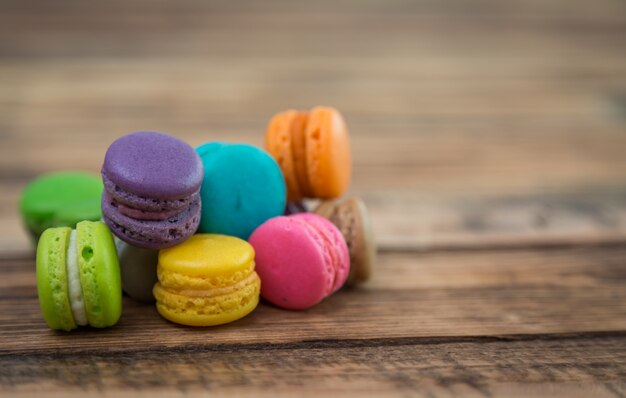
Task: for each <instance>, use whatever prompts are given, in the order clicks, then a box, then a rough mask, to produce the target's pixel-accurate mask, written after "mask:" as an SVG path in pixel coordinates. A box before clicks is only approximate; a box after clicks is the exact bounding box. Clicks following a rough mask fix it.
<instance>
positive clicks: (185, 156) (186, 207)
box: [102, 131, 203, 249]
mask: <svg viewBox="0 0 626 398" xmlns="http://www.w3.org/2000/svg"><path fill="white" fill-rule="evenodd" d="M202 177H203V169H202V161H201V160H200V158H199V157H198V154H197V153H196V152H195V151H194V149H193V148H192V147H190V146H189V145H187V144H186V143H184V142H183V141H181V140H179V139H178V138H175V137H172V136H170V135H167V134H162V133H157V132H151V131H144V132H138V133H133V134H129V135H126V136H124V137H121V138H119V139H118V140H116V141H115V142H114V143H113V144H111V146H110V147H109V149H108V151H107V153H106V156H105V159H104V165H103V166H102V179H103V181H104V188H105V192H104V194H103V195H102V214H103V217H104V221H105V222H106V223H107V224H108V225H109V227H110V228H111V231H113V233H114V234H115V235H116V236H117V237H118V238H120V239H122V240H123V241H125V242H127V243H130V244H131V245H133V246H138V247H143V248H146V249H161V248H164V247H169V246H173V245H176V244H178V243H180V242H182V241H184V240H185V239H187V238H188V237H189V236H191V235H192V234H193V233H194V232H195V231H196V229H197V228H198V224H199V223H200V207H201V206H200V203H201V201H200V194H199V191H200V185H201V184H202Z"/></svg>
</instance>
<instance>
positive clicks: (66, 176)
mask: <svg viewBox="0 0 626 398" xmlns="http://www.w3.org/2000/svg"><path fill="white" fill-rule="evenodd" d="M101 198H102V178H101V177H100V176H99V175H95V174H91V173H85V172H81V171H62V172H54V173H48V174H43V175H41V176H39V177H37V179H35V180H34V181H32V182H31V183H29V184H28V186H27V187H26V188H25V189H24V191H23V192H22V196H21V197H20V203H19V207H20V213H21V215H22V220H23V223H24V226H25V227H26V229H27V230H28V232H29V233H30V235H31V236H32V238H33V242H34V243H35V244H37V239H38V238H39V236H40V235H41V233H42V232H43V231H45V230H46V229H47V228H53V227H70V228H74V227H75V226H76V224H77V223H78V222H80V221H83V220H90V221H98V220H100V218H102V212H101V210H100V201H101Z"/></svg>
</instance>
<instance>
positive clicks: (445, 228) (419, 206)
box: [0, 170, 626, 253]
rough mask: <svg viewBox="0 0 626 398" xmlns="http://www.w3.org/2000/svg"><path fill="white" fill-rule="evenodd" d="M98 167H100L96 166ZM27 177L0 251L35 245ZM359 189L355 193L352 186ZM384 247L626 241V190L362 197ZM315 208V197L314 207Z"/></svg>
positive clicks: (5, 206) (10, 195) (3, 207)
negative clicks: (22, 204)
mask: <svg viewBox="0 0 626 398" xmlns="http://www.w3.org/2000/svg"><path fill="white" fill-rule="evenodd" d="M94 172H96V170H94ZM25 178H26V177H20V176H14V177H12V178H11V179H12V180H13V179H15V180H17V181H16V182H13V181H10V182H7V183H1V182H0V188H2V189H3V191H4V192H5V194H4V196H2V197H0V236H1V238H0V251H2V252H4V253H23V252H25V251H29V250H32V246H31V242H30V238H29V237H28V236H27V234H26V233H25V231H24V229H23V227H22V225H21V220H20V216H19V213H18V212H17V202H18V200H19V193H20V191H21V189H22V187H23V186H24V183H23V182H22V181H23V180H25ZM351 192H352V193H354V194H357V195H358V193H359V191H358V190H356V189H353V190H352V191H351ZM359 196H361V197H362V198H363V200H364V201H365V203H366V204H367V206H368V208H369V211H370V214H371V217H372V220H373V225H374V230H375V235H376V241H377V244H378V247H379V248H381V249H382V250H386V251H389V250H394V249H399V250H419V251H433V250H437V251H440V250H460V249H486V248H495V249H497V248H527V247H554V246H574V245H597V244H615V245H617V244H623V243H624V242H626V192H615V191H614V192H611V191H610V190H607V189H606V188H605V190H604V192H603V191H602V190H600V189H598V192H587V189H585V188H582V192H580V191H578V192H577V191H573V192H571V193H569V194H564V193H559V194H537V195H500V196H499V195H489V194H480V193H473V194H466V195H460V196H455V195H453V194H447V195H446V194H443V193H439V194H437V193H434V192H430V193H424V194H417V193H406V192H399V191H393V190H392V189H391V188H390V189H389V190H385V191H383V192H371V193H363V194H361V195H359ZM310 206H311V207H313V206H315V205H314V202H312V203H311V204H310Z"/></svg>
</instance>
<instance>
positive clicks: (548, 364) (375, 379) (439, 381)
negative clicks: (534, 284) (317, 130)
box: [0, 333, 626, 397]
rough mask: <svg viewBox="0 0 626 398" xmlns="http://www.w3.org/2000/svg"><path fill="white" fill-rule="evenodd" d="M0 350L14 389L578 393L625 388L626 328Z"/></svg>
mask: <svg viewBox="0 0 626 398" xmlns="http://www.w3.org/2000/svg"><path fill="white" fill-rule="evenodd" d="M329 350H332V352H333V354H332V355H329ZM0 358H1V360H2V363H3V365H5V366H6V368H5V372H2V373H1V374H0V382H1V383H2V385H3V386H4V388H5V389H6V391H7V392H10V393H11V394H17V395H20V393H23V394H26V393H34V392H46V393H47V391H58V390H59V389H63V390H65V391H69V392H75V393H80V394H84V393H85V390H87V391H92V392H95V391H97V392H98V395H101V394H103V395H105V396H118V394H120V393H121V394H124V392H126V394H129V393H130V392H131V391H143V392H145V393H149V394H150V395H152V394H154V393H161V394H163V393H167V394H172V395H177V396H178V395H183V394H184V395H188V394H190V395H192V396H193V395H196V394H198V395H199V394H200V393H201V391H203V390H207V389H208V390H217V391H222V392H224V393H226V394H229V395H236V396H255V397H256V396H262V397H265V396H268V397H270V396H272V397H273V396H291V395H293V394H294V393H297V394H299V395H300V394H302V395H304V396H319V395H320V394H332V395H333V396H354V395H355V394H356V395H358V396H372V397H379V396H395V395H398V394H399V395H406V396H434V395H446V396H447V395H464V396H480V397H484V396H491V395H493V394H496V395H497V394H502V393H505V394H507V395H508V396H524V395H526V394H529V393H530V392H532V391H542V392H543V393H546V392H548V395H550V394H549V391H551V390H552V391H561V392H568V390H567V388H566V389H563V387H562V386H564V385H565V386H570V387H571V386H572V385H573V386H574V387H577V388H576V389H575V390H574V394H573V396H585V394H590V393H592V395H593V396H606V397H613V396H619V395H621V394H624V392H626V388H625V387H626V386H625V385H624V376H625V374H624V368H625V367H626V335H625V334H623V333H619V334H599V335H593V334H580V335H565V336H559V337H558V338H554V337H553V336H531V337H519V336H503V337H498V338H461V339H436V338H435V339H429V338H425V339H393V340H385V339H378V340H357V341H351V340H341V341H330V342H320V343H306V344H264V345H234V346H233V345H223V346H222V345H217V346H216V345H212V346H206V345H205V346H182V347H176V348H167V349H158V350H152V349H151V350H140V351H135V350H126V351H123V352H116V353H109V352H107V353H105V354H102V353H98V352H88V353H75V352H57V353H54V354H39V355H33V356H9V357H7V356H0ZM34 364H37V367H36V368H33V365H34ZM616 366H619V369H621V370H617V368H616ZM339 370H341V371H339ZM581 382H584V383H585V385H586V386H587V387H583V388H581V386H580V384H579V383H581Z"/></svg>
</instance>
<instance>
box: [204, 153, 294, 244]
mask: <svg viewBox="0 0 626 398" xmlns="http://www.w3.org/2000/svg"><path fill="white" fill-rule="evenodd" d="M196 151H197V152H198V154H199V155H200V158H201V159H202V163H203V164H204V180H203V182H202V187H201V188H200V197H201V200H202V203H203V206H202V213H201V218H200V227H199V229H198V231H199V232H205V233H216V234H224V235H231V236H236V237H239V238H241V239H248V237H249V236H250V235H251V234H252V232H254V230H255V229H256V228H257V227H258V226H259V225H261V224H263V223H264V222H265V221H267V220H268V219H270V218H272V217H276V216H278V215H281V214H283V212H284V210H285V203H286V200H287V193H286V192H287V191H286V186H285V179H284V177H283V174H282V172H281V171H280V167H278V164H277V163H276V161H274V159H273V158H272V157H271V156H270V155H269V154H267V153H266V152H265V151H263V150H261V149H259V148H257V147H254V146H251V145H246V144H229V143H222V142H209V143H206V144H203V145H201V146H199V147H198V148H196Z"/></svg>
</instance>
